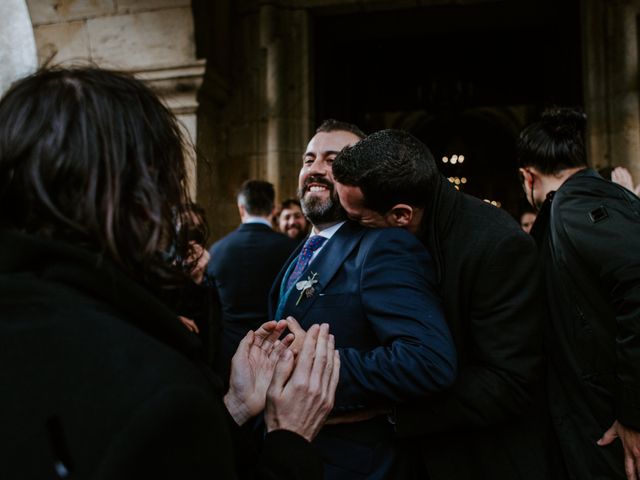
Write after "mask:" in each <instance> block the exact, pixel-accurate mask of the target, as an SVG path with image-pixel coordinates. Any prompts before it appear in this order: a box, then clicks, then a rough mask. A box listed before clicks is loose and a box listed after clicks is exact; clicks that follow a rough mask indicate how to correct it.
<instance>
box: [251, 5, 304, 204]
mask: <svg viewBox="0 0 640 480" xmlns="http://www.w3.org/2000/svg"><path fill="white" fill-rule="evenodd" d="M309 36H310V32H309V13H308V11H307V10H305V9H291V8H283V7H278V6H275V5H262V6H261V7H260V47H261V49H262V50H263V51H264V57H265V58H264V62H265V67H264V71H263V75H264V98H263V109H264V113H263V119H264V120H265V122H266V125H265V128H264V133H265V147H266V162H265V165H264V166H263V168H261V169H260V170H258V172H259V174H260V175H261V176H262V175H263V176H264V178H266V179H267V180H268V181H270V182H271V183H273V184H274V186H275V188H276V192H278V197H279V199H284V198H286V197H291V196H295V194H296V190H297V177H298V171H299V169H300V161H301V160H300V159H301V156H302V153H303V149H304V147H305V146H306V143H307V141H308V140H309V134H310V130H311V129H310V123H311V87H310V85H311V78H310V67H309V50H310V47H309V43H310V40H309Z"/></svg>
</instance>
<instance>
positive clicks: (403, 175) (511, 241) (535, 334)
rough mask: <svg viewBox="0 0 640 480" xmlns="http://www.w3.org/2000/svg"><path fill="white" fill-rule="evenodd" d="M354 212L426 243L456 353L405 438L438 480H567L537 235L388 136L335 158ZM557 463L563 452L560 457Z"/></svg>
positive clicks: (401, 420) (404, 420)
mask: <svg viewBox="0 0 640 480" xmlns="http://www.w3.org/2000/svg"><path fill="white" fill-rule="evenodd" d="M333 167H334V175H335V178H336V188H337V190H338V193H339V196H340V201H341V203H342V205H343V207H344V208H345V210H346V212H347V214H348V216H349V217H350V218H352V219H354V220H357V221H358V222H359V223H361V224H362V225H366V226H369V227H386V226H391V227H403V228H406V229H407V230H409V231H410V232H412V233H414V234H415V235H416V236H417V237H418V238H419V239H420V240H421V241H422V243H424V245H425V246H426V247H427V249H428V250H429V252H430V253H431V256H432V258H433V262H434V264H435V269H436V272H437V284H438V291H439V292H441V293H442V296H443V305H444V311H445V316H446V320H447V323H448V324H449V327H450V329H451V333H452V335H453V338H454V341H455V345H456V350H457V352H458V364H459V367H458V371H459V373H458V379H457V380H456V382H455V384H454V385H453V387H452V388H451V389H449V390H447V391H445V392H442V393H439V394H434V395H432V396H430V397H428V398H424V399H422V400H420V401H418V402H412V403H405V404H399V405H397V406H396V409H395V414H394V418H395V428H396V433H397V435H398V436H399V437H403V438H404V437H406V438H411V439H413V441H414V442H415V443H416V444H418V445H419V448H420V451H421V456H422V460H423V462H424V465H425V467H426V468H427V473H428V478H429V479H430V480H478V479H486V480H489V479H491V480H525V479H527V480H540V479H553V478H562V475H563V471H562V468H561V467H559V462H560V460H559V459H557V462H554V461H552V460H551V457H550V455H551V454H552V453H553V450H551V449H552V448H553V446H552V444H551V441H552V440H553V436H552V435H550V434H551V428H550V422H549V418H548V414H547V412H546V405H545V399H544V391H543V389H542V376H541V373H542V338H541V331H542V319H543V315H544V311H543V307H544V301H543V300H544V295H543V292H542V291H541V288H540V282H539V275H538V272H537V265H536V262H537V252H536V246H535V243H534V242H533V239H532V238H531V237H530V236H529V235H527V234H525V233H524V232H523V231H521V230H520V228H519V227H518V225H517V224H516V222H515V221H514V220H513V219H512V218H511V217H510V216H509V215H508V214H507V213H506V212H504V211H502V210H500V209H499V208H496V207H494V206H492V205H490V204H488V203H485V202H483V201H481V200H479V199H476V198H474V197H471V196H469V195H466V194H464V193H462V192H459V191H457V190H455V189H454V188H453V186H452V185H451V184H450V183H449V182H448V181H447V180H446V178H444V177H443V176H442V175H441V174H440V173H439V172H438V169H437V166H436V162H435V160H434V158H433V155H432V154H431V152H430V151H429V149H428V148H427V147H426V145H424V144H423V143H421V142H420V141H419V140H418V139H416V138H415V137H413V136H412V135H410V134H409V133H407V132H403V131H399V130H383V131H381V132H377V133H374V134H372V135H370V136H368V137H367V138H365V139H364V140H362V141H361V142H359V143H358V144H357V145H355V146H354V147H353V148H350V149H345V150H344V151H343V152H342V153H341V154H340V155H339V156H338V157H337V158H336V160H335V162H334V166H333ZM556 458H557V457H556Z"/></svg>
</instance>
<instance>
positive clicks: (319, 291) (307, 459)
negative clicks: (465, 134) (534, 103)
mask: <svg viewBox="0 0 640 480" xmlns="http://www.w3.org/2000/svg"><path fill="white" fill-rule="evenodd" d="M585 124H586V118H585V116H584V115H583V114H582V113H581V112H579V111H577V110H574V109H567V108H559V109H552V110H549V111H547V112H545V113H544V114H543V115H542V117H541V118H540V119H539V120H538V121H536V122H534V123H532V124H531V125H528V126H527V127H526V128H525V129H524V130H523V131H522V132H521V134H520V136H519V139H518V145H517V153H518V164H517V165H514V168H517V169H518V171H519V174H520V179H521V182H522V187H523V191H524V194H525V197H526V200H527V202H528V203H529V204H530V207H531V209H530V210H528V211H525V212H523V214H522V216H521V217H520V219H519V220H520V224H518V222H517V221H514V219H513V218H511V217H510V216H509V215H508V214H507V213H506V212H504V211H503V210H502V209H499V208H496V207H494V206H492V205H490V204H488V203H486V202H483V201H481V200H479V199H476V198H474V197H471V196H469V195H466V194H464V193H462V192H460V191H458V190H456V189H455V188H454V187H453V186H452V185H451V184H450V183H449V182H448V181H447V180H446V178H444V177H443V175H442V174H441V173H440V172H439V170H438V166H437V164H436V162H435V159H434V157H433V155H432V153H431V151H430V150H429V148H428V147H427V146H426V145H424V144H423V143H422V142H421V141H419V140H418V139H416V138H415V137H413V136H412V135H411V134H409V133H408V132H405V131H401V130H382V131H379V132H374V133H372V134H370V135H365V133H364V132H362V130H360V128H358V127H357V126H356V125H353V124H350V123H346V122H340V121H335V120H328V121H326V122H324V123H322V124H321V125H320V126H319V127H318V129H317V130H316V132H315V133H314V135H313V136H312V137H311V138H310V139H309V142H308V144H307V146H306V148H305V150H304V151H303V152H301V154H302V163H301V169H300V174H299V179H298V185H297V187H298V198H296V199H287V200H285V201H283V202H282V203H280V204H279V205H277V204H276V192H275V191H274V187H273V185H272V184H270V183H268V182H266V181H262V180H248V181H246V182H244V183H243V184H242V185H241V186H240V188H239V190H238V193H237V197H236V199H237V207H238V214H239V220H240V225H239V227H238V228H237V229H236V230H234V231H233V232H232V233H230V234H229V235H227V236H225V237H224V238H222V239H220V240H218V241H216V242H215V243H214V244H213V245H211V246H209V245H208V240H207V236H206V230H207V224H206V221H205V218H204V212H203V211H202V209H201V208H200V207H199V206H198V205H196V204H194V203H192V201H191V200H190V199H189V198H188V194H187V188H186V170H187V169H186V162H187V161H188V159H187V158H185V156H184V153H183V152H184V148H183V147H184V141H183V138H182V135H181V133H180V129H179V128H178V126H177V123H176V120H175V118H174V117H173V115H172V114H171V113H170V112H169V111H168V110H167V109H166V108H165V107H164V106H163V105H162V104H161V102H160V101H159V100H158V99H157V98H156V96H155V95H154V94H153V93H152V92H151V91H150V90H149V89H148V88H147V87H145V86H144V85H143V84H142V83H141V82H139V81H137V80H135V79H133V78H132V77H130V76H127V75H125V74H122V73H118V72H111V71H106V70H102V69H97V68H73V69H48V70H43V71H40V72H38V73H36V74H34V75H31V76H29V77H27V78H25V79H23V80H20V81H18V82H16V83H15V84H14V85H13V86H12V87H11V89H10V90H9V91H8V92H7V93H6V94H5V96H4V97H3V98H2V99H1V100H0V185H1V186H2V188H1V189H0V195H2V199H1V201H0V244H2V246H3V248H2V249H1V250H0V251H1V252H2V253H1V254H0V304H1V305H2V312H3V313H2V315H0V347H1V348H0V359H1V360H2V365H3V367H2V368H0V372H1V378H2V385H3V386H4V387H6V388H4V389H3V392H4V393H3V395H2V396H1V397H0V407H1V408H0V411H2V414H1V415H2V417H1V421H2V425H3V433H4V435H3V440H2V441H1V443H0V447H1V451H2V454H1V455H2V457H1V458H2V460H3V467H4V468H3V476H4V475H6V476H7V478H118V479H120V478H125V479H126V478H138V477H142V476H149V477H151V478H185V479H196V478H197V479H199V478H203V479H204V478H225V479H226V478H229V479H232V478H268V479H276V478H300V479H303V478H304V479H311V478H324V479H327V480H342V479H356V480H358V479H372V480H373V479H399V480H404V479H429V480H467V479H468V480H471V479H474V480H475V479H487V480H489V479H491V480H511V479H513V480H525V479H527V480H528V479H530V480H546V479H558V480H561V479H579V480H582V479H594V480H595V479H618V478H620V479H623V478H627V479H629V480H637V479H638V478H640V250H638V248H637V247H638V242H639V241H640V199H638V197H637V196H636V195H637V187H635V186H634V185H633V182H632V180H631V177H630V175H629V173H628V171H626V170H624V169H620V168H618V169H616V170H613V172H612V173H611V177H610V179H605V178H603V176H602V175H600V174H599V173H598V172H596V171H595V170H593V169H591V168H589V166H588V162H587V157H586V151H585V137H584V136H585ZM603 174H604V172H603ZM634 190H635V193H634Z"/></svg>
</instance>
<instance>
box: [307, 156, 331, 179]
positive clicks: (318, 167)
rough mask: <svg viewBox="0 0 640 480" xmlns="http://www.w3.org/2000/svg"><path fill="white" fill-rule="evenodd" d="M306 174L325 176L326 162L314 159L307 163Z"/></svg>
mask: <svg viewBox="0 0 640 480" xmlns="http://www.w3.org/2000/svg"><path fill="white" fill-rule="evenodd" d="M307 173H308V175H319V176H323V177H324V176H326V175H327V162H325V161H324V160H321V159H317V160H315V161H314V162H313V163H312V164H311V165H309V170H308V171H307Z"/></svg>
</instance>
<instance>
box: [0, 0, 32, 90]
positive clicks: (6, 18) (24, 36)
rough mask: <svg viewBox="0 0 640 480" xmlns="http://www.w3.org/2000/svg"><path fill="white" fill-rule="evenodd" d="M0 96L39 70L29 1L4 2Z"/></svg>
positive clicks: (1, 9)
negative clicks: (21, 79)
mask: <svg viewBox="0 0 640 480" xmlns="http://www.w3.org/2000/svg"><path fill="white" fill-rule="evenodd" d="M0 65H2V68H0V95H1V94H2V93H4V91H5V90H6V89H7V88H9V86H10V85H11V83H13V82H14V81H15V80H17V79H18V78H21V77H24V76H25V75H28V74H30V73H33V72H34V71H35V70H36V68H37V67H38V56H37V52H36V42H35V39H34V36H33V27H32V25H31V18H30V17H29V10H28V8H27V3H26V2H25V0H2V2H0Z"/></svg>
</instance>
